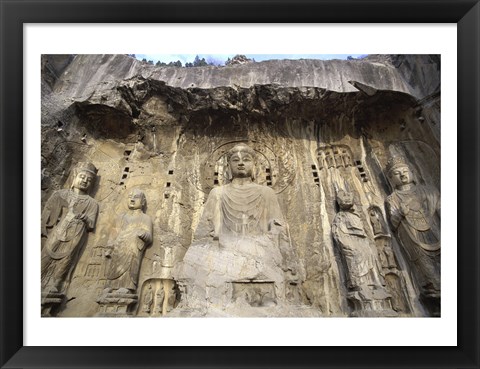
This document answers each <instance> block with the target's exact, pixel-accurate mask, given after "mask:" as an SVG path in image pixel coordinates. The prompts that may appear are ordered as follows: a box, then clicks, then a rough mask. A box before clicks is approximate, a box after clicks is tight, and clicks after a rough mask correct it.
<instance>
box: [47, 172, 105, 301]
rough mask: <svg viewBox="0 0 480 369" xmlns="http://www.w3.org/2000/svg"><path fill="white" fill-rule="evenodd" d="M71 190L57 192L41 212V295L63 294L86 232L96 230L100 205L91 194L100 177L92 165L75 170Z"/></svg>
mask: <svg viewBox="0 0 480 369" xmlns="http://www.w3.org/2000/svg"><path fill="white" fill-rule="evenodd" d="M74 173H75V177H74V180H73V183H72V187H71V189H64V190H58V191H55V192H54V193H53V194H52V196H51V197H50V198H49V199H48V201H47V203H46V204H45V208H44V209H43V212H42V237H46V240H45V243H44V246H43V249H42V269H41V274H42V293H43V294H45V295H48V294H50V293H53V294H63V293H64V292H65V291H64V288H65V286H64V285H65V282H67V281H69V279H70V275H71V273H72V271H73V269H74V268H75V265H76V263H77V261H78V257H79V254H80V252H81V249H82V247H83V244H84V243H85V239H86V237H87V232H90V231H92V230H93V229H94V228H95V222H96V219H97V214H98V203H97V202H96V201H95V200H94V199H93V198H91V197H90V196H89V195H88V193H89V190H90V188H91V187H92V186H93V184H94V182H95V179H96V177H97V168H95V166H94V165H93V164H91V163H79V164H78V165H77V167H76V168H75V172H74Z"/></svg>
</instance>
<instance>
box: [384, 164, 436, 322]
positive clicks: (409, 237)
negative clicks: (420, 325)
mask: <svg viewBox="0 0 480 369" xmlns="http://www.w3.org/2000/svg"><path fill="white" fill-rule="evenodd" d="M386 170H387V173H388V177H389V178H390V180H391V182H392V185H393V186H394V187H395V189H394V191H393V193H392V194H391V195H390V196H388V198H387V200H386V206H387V210H388V213H389V216H390V221H391V223H392V226H393V228H394V230H395V232H396V234H397V237H398V239H399V241H400V243H401V244H402V246H403V250H404V251H405V253H406V254H407V257H408V259H409V261H410V267H411V268H412V272H413V275H414V279H415V280H416V282H417V287H418V288H419V290H420V296H421V297H422V299H423V300H424V302H425V303H426V304H427V307H428V308H429V309H430V310H431V312H432V314H433V315H437V314H439V304H440V194H439V192H438V191H437V190H436V189H435V188H433V187H430V186H421V185H417V184H416V183H415V182H414V181H413V175H412V172H411V170H410V168H409V166H408V164H407V163H406V161H405V159H404V158H402V157H398V156H397V157H392V158H391V159H390V160H389V161H388V163H387V168H386Z"/></svg>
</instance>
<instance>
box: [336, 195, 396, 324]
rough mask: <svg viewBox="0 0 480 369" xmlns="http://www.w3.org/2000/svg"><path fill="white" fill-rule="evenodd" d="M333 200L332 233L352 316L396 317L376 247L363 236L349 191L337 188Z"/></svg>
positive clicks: (359, 219) (364, 233) (361, 226)
mask: <svg viewBox="0 0 480 369" xmlns="http://www.w3.org/2000/svg"><path fill="white" fill-rule="evenodd" d="M337 203H338V206H339V211H338V213H337V214H336V215H335V218H334V219H333V224H332V234H333V238H334V240H335V242H336V244H337V245H338V247H339V249H340V252H341V255H342V257H343V260H344V262H345V270H346V279H347V288H348V296H347V297H348V299H349V300H350V301H351V303H352V304H353V313H352V316H396V315H397V314H396V313H395V312H394V311H393V310H392V306H391V301H390V299H391V296H390V294H388V293H387V291H386V290H385V287H384V285H385V281H384V279H383V277H382V275H381V274H380V271H381V265H380V262H379V260H378V255H377V250H376V247H375V245H373V244H372V243H371V241H370V240H369V238H368V237H367V233H366V232H365V228H364V226H363V222H362V219H361V218H360V216H359V215H358V213H357V212H356V209H355V206H354V203H353V194H352V193H350V192H346V191H343V190H340V191H338V192H337Z"/></svg>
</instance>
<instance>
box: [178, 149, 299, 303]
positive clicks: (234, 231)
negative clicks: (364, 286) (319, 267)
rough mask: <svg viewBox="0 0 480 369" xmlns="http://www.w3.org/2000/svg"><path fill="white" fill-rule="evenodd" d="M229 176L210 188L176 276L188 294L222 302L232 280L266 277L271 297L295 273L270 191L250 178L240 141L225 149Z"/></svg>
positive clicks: (193, 299)
mask: <svg viewBox="0 0 480 369" xmlns="http://www.w3.org/2000/svg"><path fill="white" fill-rule="evenodd" d="M227 161H228V171H229V172H230V174H231V177H232V179H231V182H230V183H228V184H226V185H222V186H219V187H216V188H214V189H213V190H212V191H211V192H210V194H209V196H208V199H207V202H206V204H205V208H204V211H203V214H202V216H201V219H200V222H199V225H198V227H197V230H196V232H195V235H194V240H193V243H192V245H191V246H190V248H189V249H188V250H187V252H186V254H185V257H184V260H183V262H182V263H181V265H180V266H179V268H177V271H176V279H177V280H181V281H187V282H189V283H190V286H189V288H188V289H187V291H189V292H188V293H189V296H188V300H189V301H190V303H193V304H194V305H195V304H200V305H202V304H209V305H210V307H217V308H221V307H222V306H223V305H224V304H228V303H229V298H230V297H231V291H228V288H229V287H228V286H229V285H230V286H231V284H230V283H231V282H244V283H251V282H256V281H258V282H270V283H272V284H273V285H274V288H275V294H276V297H278V298H280V299H281V298H282V296H284V294H285V292H284V288H285V282H286V281H287V280H292V279H296V278H298V277H297V276H296V275H297V266H296V258H295V256H294V253H293V249H292V245H291V243H290V241H289V237H288V233H287V228H286V223H285V220H284V218H283V215H282V212H281V210H280V206H279V204H278V200H277V197H276V194H275V192H274V191H273V190H272V189H271V188H269V187H267V186H261V185H258V184H256V183H254V182H253V176H254V165H255V152H254V150H253V149H252V148H250V147H249V146H247V145H245V144H239V145H236V146H235V147H233V148H232V149H231V150H230V151H229V152H228V153H227Z"/></svg>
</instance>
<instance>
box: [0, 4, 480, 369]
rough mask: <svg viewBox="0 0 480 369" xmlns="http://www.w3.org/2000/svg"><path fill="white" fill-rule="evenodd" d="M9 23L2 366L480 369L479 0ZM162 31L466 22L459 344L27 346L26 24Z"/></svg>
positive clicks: (181, 10) (152, 12) (84, 10)
mask: <svg viewBox="0 0 480 369" xmlns="http://www.w3.org/2000/svg"><path fill="white" fill-rule="evenodd" d="M0 14H1V18H0V21H1V51H0V55H1V64H0V67H1V69H0V72H1V89H0V95H1V101H0V111H1V124H0V140H1V146H0V155H1V157H0V209H1V213H0V217H1V218H0V237H1V238H0V259H1V267H0V276H1V297H0V306H1V311H0V324H1V325H0V327H1V332H0V333H1V336H0V342H1V343H0V365H1V366H2V368H120V367H121V368H157V367H158V368H427V367H428V368H479V365H480V364H479V363H480V359H479V347H480V342H479V332H480V330H479V311H480V305H479V295H480V294H479V279H480V278H479V270H480V263H479V228H480V227H479V224H480V223H479V218H478V213H479V212H478V210H479V196H478V195H479V157H480V155H479V154H480V153H479V146H480V145H479V144H480V140H479V126H480V113H479V105H480V94H479V88H480V4H479V0H424V1H415V0H383V1H367V0H326V1H321V0H316V1H314V0H299V1H293V0H288V1H287V0H284V1H282V0H271V1H268V0H260V1H255V2H249V1H239V0H233V1H226V0H197V1H192V0H176V1H174V0H163V1H162V0H158V1H152V0H151V1H145V0H139V1H122V0H118V1H106V0H101V1H89V0H84V1H56V0H50V1H48V0H35V1H13V0H0ZM162 22H168V23H175V22H182V23H229V22H233V23H257V22H258V23H377V22H379V23H415V22H421V23H456V24H457V27H458V28H457V31H458V33H457V35H458V71H457V77H458V105H457V106H458V173H450V174H449V175H451V176H455V175H458V245H459V247H458V345H457V346H456V347H429V346H428V342H426V343H425V345H426V346H425V347H360V346H359V347H308V348H307V347H268V342H265V345H266V346H265V347H241V348H240V347H31V346H23V331H24V323H23V309H22V306H23V271H22V262H23V257H24V255H23V251H22V249H23V247H22V245H23V236H24V235H25V234H26V233H27V232H28V230H27V229H23V218H22V217H23V210H22V209H24V206H25V205H26V204H25V203H24V201H23V192H22V189H23V143H22V142H23V135H24V134H26V133H27V132H24V130H23V127H22V115H23V96H22V94H23V82H24V80H23V29H22V28H23V24H24V23H162ZM39 119H40V117H39ZM442 123H443V124H449V122H442ZM443 231H444V232H448V227H444V228H443ZM444 247H448V245H446V246H444ZM185 334H188V332H185ZM232 334H234V332H232ZM312 334H319V335H321V334H322V332H313V333H312ZM346 334H347V333H346ZM355 334H357V335H359V337H360V336H361V332H355ZM412 334H415V332H412ZM290 339H294V338H290V337H285V342H286V344H288V342H289V340H290ZM359 342H361V341H359ZM106 344H107V343H106Z"/></svg>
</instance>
